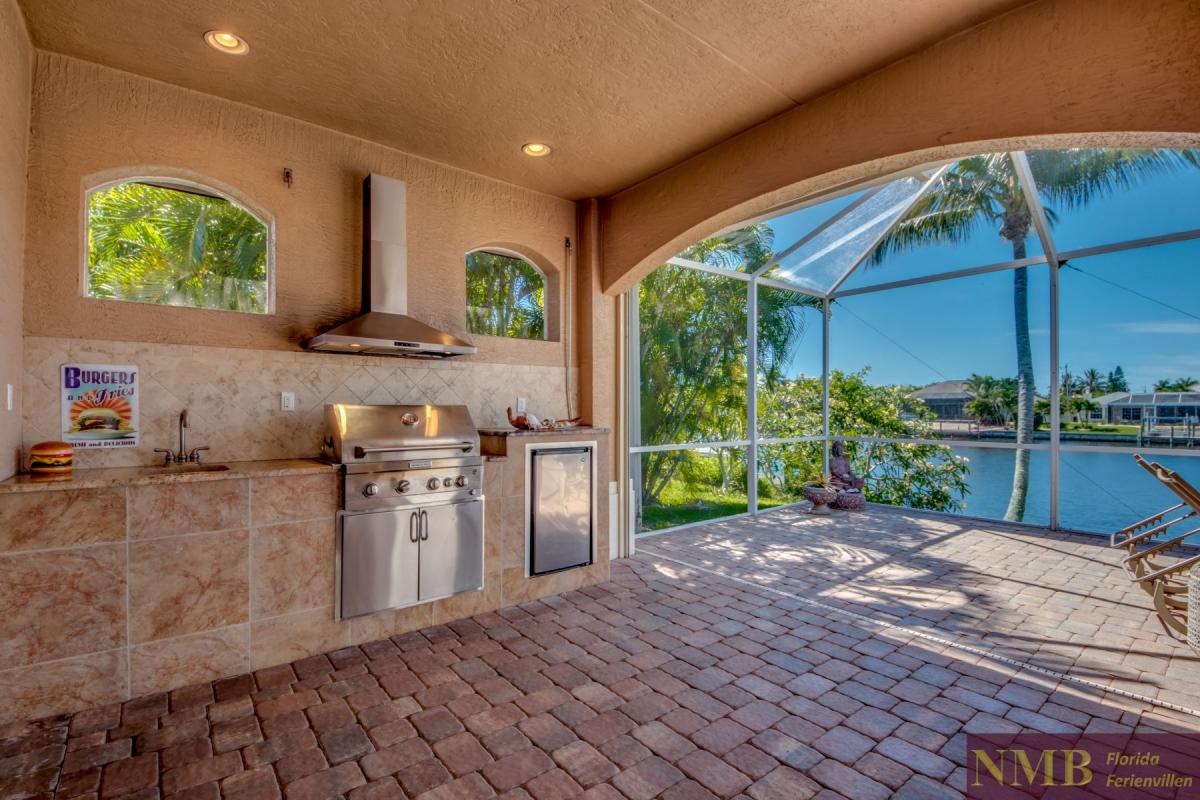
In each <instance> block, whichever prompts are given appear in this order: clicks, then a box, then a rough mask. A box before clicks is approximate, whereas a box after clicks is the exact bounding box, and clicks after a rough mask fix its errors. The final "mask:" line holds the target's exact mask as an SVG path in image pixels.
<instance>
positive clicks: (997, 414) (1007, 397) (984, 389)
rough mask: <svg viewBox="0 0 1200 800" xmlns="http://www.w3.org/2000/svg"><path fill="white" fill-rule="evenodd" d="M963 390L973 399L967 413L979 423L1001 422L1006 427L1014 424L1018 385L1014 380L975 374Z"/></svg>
mask: <svg viewBox="0 0 1200 800" xmlns="http://www.w3.org/2000/svg"><path fill="white" fill-rule="evenodd" d="M963 388H964V389H966V390H967V391H968V392H970V393H971V394H972V395H973V397H972V399H971V400H970V401H969V402H968V403H967V405H966V412H967V413H968V414H970V415H971V416H972V417H973V418H975V419H976V420H978V421H979V422H999V423H1000V424H1002V425H1004V426H1005V427H1007V426H1008V424H1009V423H1010V422H1012V418H1013V413H1014V412H1015V411H1016V399H1017V392H1016V389H1017V383H1016V381H1014V380H1013V379H1012V378H994V377H992V376H991V375H977V374H973V375H971V377H970V378H969V379H968V380H967V381H965V382H964V385H963Z"/></svg>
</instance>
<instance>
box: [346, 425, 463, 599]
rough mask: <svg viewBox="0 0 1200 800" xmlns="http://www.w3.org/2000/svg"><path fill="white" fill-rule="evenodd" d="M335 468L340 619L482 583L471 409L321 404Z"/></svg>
mask: <svg viewBox="0 0 1200 800" xmlns="http://www.w3.org/2000/svg"><path fill="white" fill-rule="evenodd" d="M325 423H326V427H325V442H324V456H325V458H326V459H327V460H329V461H331V462H333V463H335V464H339V465H340V466H341V473H342V508H341V511H339V512H338V547H337V552H338V569H337V574H338V616H339V617H340V618H343V619H344V618H348V617H355V616H359V615H362V614H368V613H371V612H372V611H379V610H382V609H387V608H399V607H402V606H407V605H413V604H414V603H424V602H428V601H430V600H436V599H438V598H440V597H448V596H449V595H452V594H458V593H459V592H465V591H471V590H473V589H479V588H482V586H483V535H484V531H483V508H484V502H485V501H484V495H483V458H482V456H481V455H480V454H479V433H478V432H477V431H476V429H475V425H474V423H473V422H472V421H471V415H470V413H469V412H468V411H467V409H466V407H465V406H375V405H351V404H344V403H338V404H334V405H329V406H326V407H325Z"/></svg>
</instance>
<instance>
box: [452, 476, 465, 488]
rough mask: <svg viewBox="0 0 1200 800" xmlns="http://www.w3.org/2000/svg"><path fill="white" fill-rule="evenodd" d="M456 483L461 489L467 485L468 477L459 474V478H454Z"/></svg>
mask: <svg viewBox="0 0 1200 800" xmlns="http://www.w3.org/2000/svg"><path fill="white" fill-rule="evenodd" d="M454 485H455V486H457V487H458V488H460V489H461V488H462V487H464V486H466V485H467V479H466V477H465V476H463V475H459V476H458V477H457V478H455V479H454Z"/></svg>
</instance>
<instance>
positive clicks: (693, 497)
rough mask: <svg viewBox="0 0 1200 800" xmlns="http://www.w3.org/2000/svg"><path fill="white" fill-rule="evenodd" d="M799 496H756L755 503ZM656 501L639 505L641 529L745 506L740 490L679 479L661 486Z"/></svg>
mask: <svg viewBox="0 0 1200 800" xmlns="http://www.w3.org/2000/svg"><path fill="white" fill-rule="evenodd" d="M802 499H803V498H799V497H797V498H795V499H788V498H782V497H781V498H770V497H759V498H758V507H759V508H760V509H763V508H775V507H777V506H782V505H787V504H788V503H795V502H798V501H799V500H802ZM659 501H660V504H659V505H656V506H644V507H643V508H642V530H647V531H656V530H661V529H662V528H670V527H674V526H675V525H687V524H689V523H692V522H704V521H705V520H710V519H717V518H719V517H729V516H732V515H734V514H744V513H745V512H746V510H747V506H746V495H745V493H743V492H738V491H733V492H728V493H721V492H718V491H716V490H715V489H711V488H708V487H689V486H684V485H682V484H680V483H672V484H670V485H669V486H668V487H667V488H666V489H664V490H663V492H662V495H661V496H660V497H659Z"/></svg>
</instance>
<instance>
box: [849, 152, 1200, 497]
mask: <svg viewBox="0 0 1200 800" xmlns="http://www.w3.org/2000/svg"><path fill="white" fill-rule="evenodd" d="M1027 158H1028V159H1029V162H1030V165H1031V167H1032V171H1033V174H1034V175H1035V176H1036V180H1037V184H1038V190H1039V191H1040V193H1041V195H1042V197H1044V198H1045V200H1046V201H1047V203H1048V204H1056V205H1058V206H1060V207H1062V208H1076V207H1080V206H1083V205H1086V204H1087V203H1089V202H1090V201H1091V200H1093V199H1095V198H1096V197H1099V196H1102V195H1104V194H1108V193H1111V192H1113V191H1115V190H1117V189H1122V188H1125V187H1128V186H1131V185H1133V184H1135V183H1136V182H1137V181H1139V180H1140V179H1141V178H1143V177H1144V176H1146V175H1149V174H1152V173H1157V172H1162V171H1165V170H1170V169H1174V168H1178V167H1182V166H1200V157H1198V155H1197V153H1196V152H1195V151H1187V150H1169V149H1130V148H1104V149H1074V150H1033V151H1029V152H1028V153H1027ZM1046 216H1047V219H1048V221H1049V222H1050V223H1053V222H1054V221H1055V220H1057V218H1058V215H1057V211H1056V209H1055V208H1053V207H1051V206H1050V205H1047V207H1046ZM1032 225H1033V216H1032V213H1031V211H1030V209H1029V204H1028V203H1027V201H1026V198H1025V193H1024V191H1023V188H1022V185H1021V183H1020V182H1019V180H1018V178H1017V171H1016V168H1015V166H1014V164H1013V161H1012V159H1011V158H1010V157H1009V156H1008V155H1007V154H1004V153H990V154H984V155H978V156H971V157H969V158H964V159H961V160H959V161H957V162H955V163H954V164H952V165H950V167H949V168H948V169H946V170H945V171H944V172H942V173H941V174H940V175H939V176H938V177H937V178H936V180H934V181H933V184H932V185H931V186H930V187H929V188H928V189H927V190H926V191H925V192H924V194H922V195H921V196H920V197H919V198H918V199H917V201H916V202H915V203H914V204H913V205H912V206H911V207H910V209H909V210H908V212H906V214H905V215H904V217H903V218H901V219H900V221H899V222H898V223H897V224H896V225H895V226H894V227H893V228H892V230H891V231H890V232H889V233H888V234H887V235H886V236H885V237H884V238H883V239H882V240H881V241H880V242H879V244H878V246H877V247H876V248H875V250H874V251H872V253H871V254H870V255H869V256H868V259H867V262H866V263H867V265H868V266H870V265H880V264H883V263H885V261H886V259H887V256H888V255H889V254H892V253H900V252H905V251H909V250H913V249H916V248H919V247H922V246H925V245H928V244H935V243H945V242H948V243H964V242H966V241H967V240H968V239H969V238H970V237H971V236H972V235H973V234H974V233H975V232H976V231H978V230H979V229H981V228H985V229H990V230H993V231H994V232H995V233H996V234H997V235H999V236H1000V238H1001V239H1003V240H1004V241H1005V242H1007V243H1008V244H1009V245H1010V246H1011V248H1012V257H1013V260H1014V261H1016V260H1020V259H1023V258H1025V257H1026V255H1027V249H1026V245H1025V242H1026V240H1027V238H1028V237H1029V235H1030V232H1031V229H1032ZM1012 273H1013V310H1014V311H1013V322H1014V327H1015V334H1016V360H1017V437H1016V438H1017V443H1018V444H1027V443H1030V442H1032V441H1033V426H1034V413H1033V412H1034V400H1035V398H1036V386H1035V383H1034V374H1033V352H1032V347H1031V344H1030V332H1029V270H1028V268H1027V267H1017V268H1015V269H1013V270H1012ZM1029 459H1030V451H1029V449H1028V448H1021V449H1019V450H1017V452H1016V465H1015V467H1014V469H1013V486H1012V493H1011V495H1010V497H1009V502H1008V508H1007V510H1006V511H1005V515H1004V517H1005V519H1007V520H1014V521H1020V520H1021V519H1023V518H1024V516H1025V500H1026V497H1027V495H1028V490H1029Z"/></svg>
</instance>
